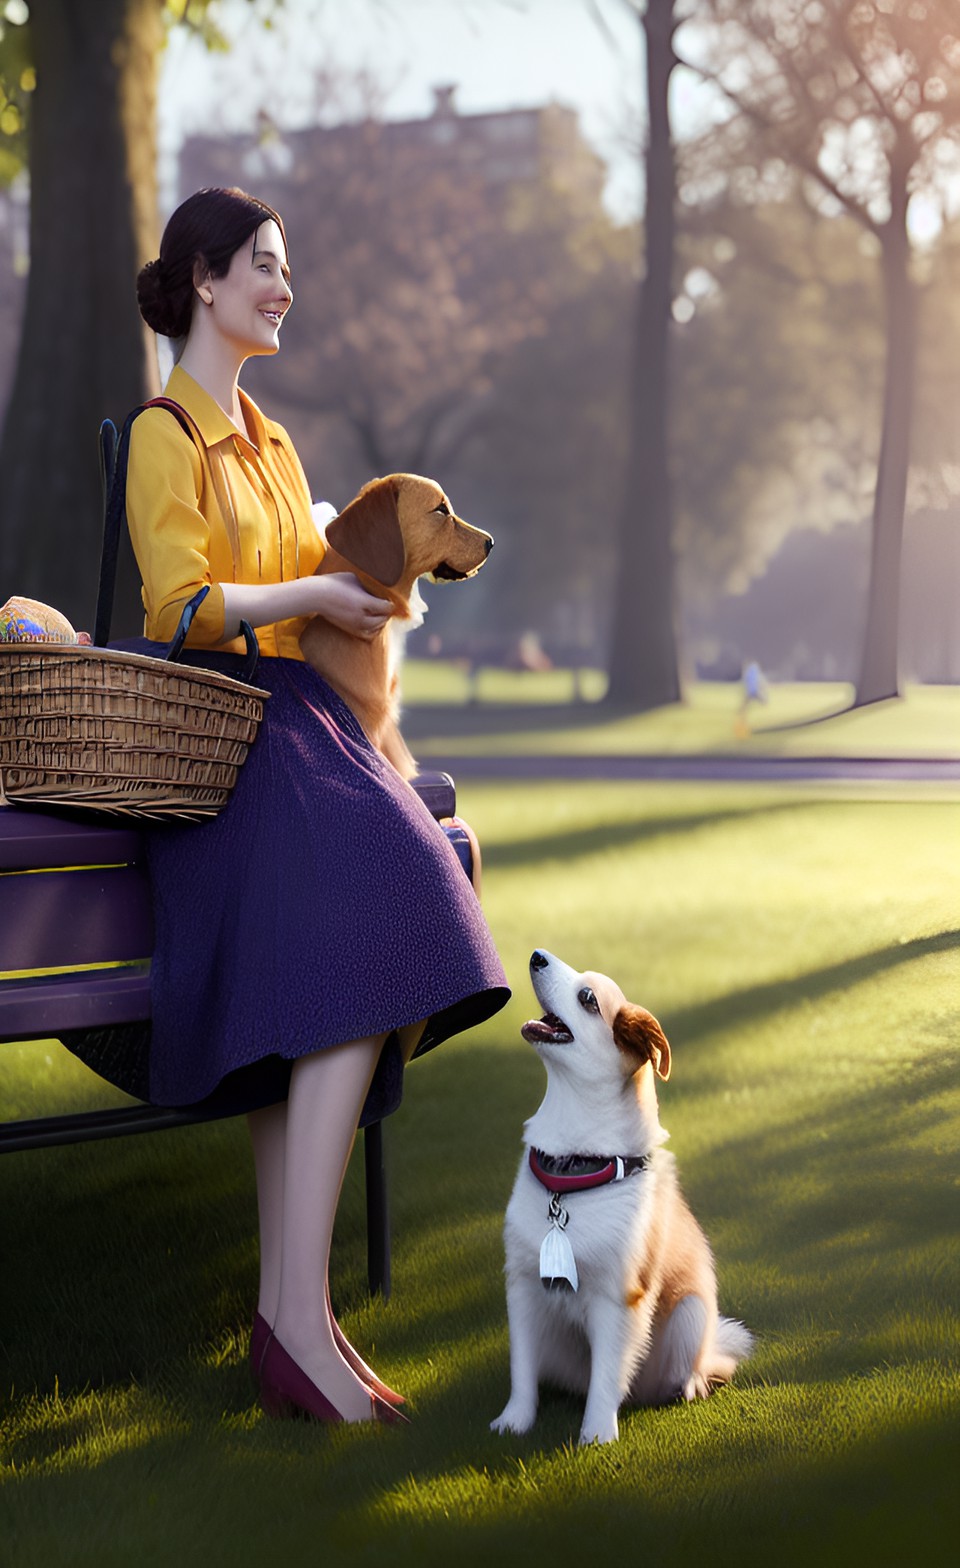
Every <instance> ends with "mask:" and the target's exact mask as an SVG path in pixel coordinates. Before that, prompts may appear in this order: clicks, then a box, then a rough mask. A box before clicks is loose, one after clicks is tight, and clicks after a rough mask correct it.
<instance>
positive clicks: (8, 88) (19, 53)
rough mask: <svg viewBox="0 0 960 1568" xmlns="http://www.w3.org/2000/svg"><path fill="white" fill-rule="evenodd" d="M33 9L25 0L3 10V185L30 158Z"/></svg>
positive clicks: (0, 129) (0, 38) (0, 134)
mask: <svg viewBox="0 0 960 1568" xmlns="http://www.w3.org/2000/svg"><path fill="white" fill-rule="evenodd" d="M28 19H29V13H28V10H27V6H26V5H25V4H23V3H22V0H9V3H8V4H7V5H6V6H4V8H3V10H2V12H0V186H6V185H9V184H10V183H11V182H12V181H13V180H14V179H15V178H16V176H17V175H18V174H19V173H20V171H21V169H22V168H23V166H24V164H25V163H26V158H27V116H28V112H29V102H30V94H31V93H32V92H33V90H34V87H35V86H36V75H35V73H34V69H33V57H32V51H31V47H30V28H29V20H28Z"/></svg>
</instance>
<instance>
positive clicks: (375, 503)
mask: <svg viewBox="0 0 960 1568" xmlns="http://www.w3.org/2000/svg"><path fill="white" fill-rule="evenodd" d="M326 532H327V543H328V544H329V545H330V546H332V548H333V549H334V550H336V552H337V554H338V555H342V556H343V558H344V560H345V561H347V562H348V563H349V564H350V565H351V566H354V567H356V568H357V569H358V570H359V571H361V572H365V573H366V574H367V576H368V577H371V578H373V580H374V581H375V582H377V583H382V584H383V586H384V587H385V588H395V587H397V586H398V585H403V584H406V585H408V586H412V584H413V583H414V582H415V581H416V579H417V578H418V577H431V578H432V579H433V581H434V582H460V581H462V580H463V578H465V577H472V576H473V575H474V573H475V572H478V571H479V570H480V568H481V566H482V565H483V563H484V561H485V560H486V559H487V556H488V555H489V554H490V551H491V549H492V548H493V540H492V538H491V537H490V535H489V534H487V533H484V532H483V529H482V528H474V527H472V526H471V524H470V523H465V522H464V521H463V518H462V517H457V515H456V513H455V512H454V510H453V508H452V506H451V505H450V502H449V501H448V500H447V497H446V496H445V495H444V493H443V491H442V490H441V488H440V486H439V485H438V484H437V483H436V482H435V481H434V480H433V479H423V478H421V476H420V475H419V474H389V475H388V476H387V477H386V478H385V479H372V480H371V481H370V483H369V484H367V485H364V487H363V489H362V490H361V491H360V494H359V495H358V496H357V497H356V498H355V500H353V501H351V502H350V504H349V506H345V507H344V509H343V511H342V512H341V513H340V514H339V516H337V517H335V518H333V520H332V521H331V522H330V523H328V525H327V531H326Z"/></svg>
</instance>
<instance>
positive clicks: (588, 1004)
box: [577, 985, 600, 1013]
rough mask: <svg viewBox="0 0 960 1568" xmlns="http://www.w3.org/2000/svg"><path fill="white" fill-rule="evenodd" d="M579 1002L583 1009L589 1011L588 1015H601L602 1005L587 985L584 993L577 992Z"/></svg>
mask: <svg viewBox="0 0 960 1568" xmlns="http://www.w3.org/2000/svg"><path fill="white" fill-rule="evenodd" d="M577 1001H578V1002H579V1003H580V1006H581V1007H585V1008H586V1009H587V1012H588V1013H599V1011H600V1003H599V1002H598V1001H597V999H596V997H595V996H594V994H593V992H592V991H591V989H590V987H589V986H588V985H585V986H584V988H583V990H582V991H578V992H577Z"/></svg>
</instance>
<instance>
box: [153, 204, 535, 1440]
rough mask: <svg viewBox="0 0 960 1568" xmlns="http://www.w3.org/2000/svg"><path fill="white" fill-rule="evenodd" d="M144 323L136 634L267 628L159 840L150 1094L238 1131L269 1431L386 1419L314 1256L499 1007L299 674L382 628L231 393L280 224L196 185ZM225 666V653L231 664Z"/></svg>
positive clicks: (471, 950) (458, 920)
mask: <svg viewBox="0 0 960 1568" xmlns="http://www.w3.org/2000/svg"><path fill="white" fill-rule="evenodd" d="M138 299H139V303H140V309H141V314H142V315H143V318H144V320H145V321H146V322H147V324H148V325H149V326H150V327H152V328H153V329H154V330H155V331H156V332H157V333H159V334H162V335H163V336H165V337H168V338H171V339H173V340H174V341H175V349H176V350H177V357H176V364H175V368H174V370H173V372H172V374H171V376H170V379H169V382H168V384H167V387H166V395H167V396H168V397H169V398H171V399H172V400H173V401H175V402H176V403H177V404H179V405H180V407H181V408H182V409H183V410H184V411H185V413H186V416H187V427H188V429H189V434H188V433H187V430H185V429H184V428H183V427H182V426H181V424H180V423H179V422H178V419H177V417H176V416H175V415H174V414H173V413H171V412H170V411H169V410H168V409H164V408H161V407H155V408H148V409H147V410H146V411H145V412H143V413H142V414H141V415H140V416H139V417H138V419H137V420H136V421H135V423H134V426H133V430H132V436H131V443H130V461H129V472H128V479H127V516H128V520H129V525H130V534H131V538H132V540H133V545H134V550H135V552H136V556H137V561H138V564H139V566H140V572H141V576H142V579H143V602H144V608H145V612H146V625H145V631H146V638H147V639H148V640H147V641H146V642H143V641H138V644H137V646H139V647H140V648H141V650H142V651H150V652H156V651H157V648H156V644H158V643H159V644H162V643H165V642H166V641H168V640H169V639H170V638H171V637H172V635H173V632H174V629H175V627H176V624H177V621H178V620H179V617H180V614H181V611H182V608H183V606H184V604H185V603H186V602H187V601H188V600H189V599H191V598H192V597H193V596H194V595H195V594H196V593H197V591H198V590H199V589H200V588H202V587H207V588H208V590H209V591H208V593H207V595H206V598H205V600H204V601H203V603H202V604H201V606H200V608H199V610H198V612H197V614H196V617H195V619H194V621H193V624H192V626H191V629H190V633H189V635H188V639H187V644H188V647H192V648H193V649H194V650H196V651H195V652H194V653H193V654H192V655H189V657H191V658H192V659H194V660H195V662H198V663H203V664H207V665H211V666H213V667H215V668H227V669H229V668H233V669H235V668H236V658H235V657H232V658H231V657H230V654H232V653H233V651H234V650H239V649H241V648H242V646H243V645H242V642H241V641H239V640H238V638H239V631H240V622H241V620H247V621H250V622H251V623H252V624H253V625H254V626H255V627H256V628H257V631H258V636H259V640H260V648H261V654H262V655H263V657H262V658H261V662H260V667H259V670H258V673H257V682H258V684H259V685H261V686H265V687H266V688H267V689H268V690H269V691H270V692H271V696H270V699H269V701H268V702H267V703H266V706H265V716H264V720H263V723H262V725H261V729H260V733H259V734H258V737H257V740H256V742H255V743H254V746H253V747H252V748H251V752H250V755H249V756H248V758H247V761H246V763H245V764H244V766H243V768H242V769H241V770H240V774H239V776H238V780H237V783H236V786H235V788H234V791H233V794H232V796H231V799H230V801H229V803H228V805H227V806H226V808H225V809H224V810H223V811H222V812H221V813H220V815H219V816H218V817H217V818H215V819H214V820H213V821H211V822H209V823H205V824H203V825H202V826H190V827H186V826H185V827H164V828H162V829H158V830H157V831H156V832H153V833H151V835H150V868H151V876H152V879H153V890H154V900H155V907H156V922H157V944H156V955H155V959H154V965H153V975H154V978H153V1036H152V1043H151V1050H150V1064H149V1097H150V1099H151V1100H153V1101H154V1102H156V1103H160V1104H185V1103H196V1102H198V1101H207V1100H214V1101H217V1100H219V1101H220V1103H228V1102H229V1103H231V1104H243V1105H246V1106H250V1105H252V1106H254V1107H256V1108H255V1109H253V1110H251V1111H250V1113H249V1126H250V1132H251V1136H252V1142H253V1150H254V1160H255V1168H256V1179H257V1198H258V1209H259V1221H260V1295H259V1302H258V1312H257V1317H256V1318H255V1321H254V1332H253V1336H252V1341H251V1355H252V1359H253V1362H254V1368H255V1371H256V1372H257V1373H258V1375H259V1378H260V1384H261V1397H262V1401H263V1404H264V1408H265V1409H266V1410H267V1411H268V1412H269V1413H276V1414H279V1413H283V1412H285V1411H288V1410H295V1411H297V1412H303V1411H305V1412H307V1413H308V1414H310V1415H313V1416H315V1417H317V1418H319V1419H323V1420H345V1421H359V1420H364V1419H370V1418H371V1417H375V1418H380V1419H389V1418H391V1417H392V1416H394V1412H393V1409H392V1406H393V1405H394V1404H395V1403H397V1402H399V1396H396V1395H394V1394H392V1391H391V1390H389V1389H388V1388H386V1386H385V1385H384V1384H382V1383H381V1382H380V1381H379V1379H377V1378H376V1377H375V1375H374V1374H373V1373H372V1372H371V1371H370V1370H369V1368H368V1367H366V1365H365V1364H364V1362H363V1361H362V1360H361V1358H360V1357H359V1355H358V1354H357V1353H356V1351H355V1350H354V1349H353V1348H352V1346H350V1345H349V1344H348V1343H347V1342H346V1340H345V1339H344V1337H343V1335H342V1333H341V1331H340V1329H339V1327H338V1325H337V1324H336V1321H335V1319H334V1317H333V1313H332V1309H331V1306H330V1296H329V1287H328V1276H327V1270H328V1260H329V1254H330V1242H331V1237H332V1232H333V1223H334V1215H335V1213H336V1208H337V1202H338V1198H339V1193H340V1188H341V1184H342V1181H343V1177H344V1174H345V1171H346V1166H347V1162H348V1159H349V1155H350V1150H351V1147H352V1144H353V1139H354V1135H355V1132H356V1128H357V1125H358V1120H361V1119H362V1120H373V1119H376V1118H378V1117H380V1116H382V1115H384V1114H386V1113H387V1112H389V1111H390V1110H392V1109H394V1108H395V1107H396V1104H397V1103H398V1101H399V1095H400V1079H401V1076H402V1069H403V1063H404V1062H405V1061H407V1060H409V1058H410V1056H411V1055H412V1054H414V1053H415V1052H416V1053H418V1054H419V1053H420V1052H422V1051H424V1050H427V1049H429V1048H430V1047H431V1046H433V1045H435V1044H437V1043H439V1041H440V1040H442V1039H444V1038H446V1037H447V1036H448V1035H449V1034H451V1033H453V1032H455V1031H456V1030H457V1029H461V1028H464V1027H467V1026H469V1025H470V1024H473V1023H476V1022H479V1021H481V1020H482V1019H484V1018H486V1017H489V1016H490V1015H491V1014H492V1013H494V1012H495V1011H496V1010H497V1009H498V1008H499V1007H502V1006H503V1004H504V1002H505V1001H506V999H507V996H508V995H509V993H508V991H507V990H506V988H505V980H504V976H503V972H502V969H501V967H500V963H499V960H498V959H497V956H496V952H495V950H494V947H493V944H492V941H491V939H490V936H489V933H488V931H487V929H486V926H485V924H484V922H483V918H482V915H481V914H480V911H479V906H478V905H477V903H476V900H475V898H474V896H473V892H472V889H471V888H470V886H469V883H468V880H467V878H466V877H465V876H464V875H463V873H462V871H461V869H460V866H459V864H458V862H457V860H456V856H455V855H454V854H453V852H452V850H451V849H450V846H449V845H448V843H447V841H446V839H445V837H444V835H443V833H442V831H441V830H440V828H439V827H438V826H437V824H436V823H435V822H433V820H432V819H431V818H430V816H429V813H428V812H427V811H426V809H425V808H424V807H423V806H422V805H421V803H420V801H419V800H418V799H417V797H416V796H415V795H414V793H413V791H412V790H410V788H409V786H408V785H406V784H405V783H404V782H403V781H402V780H401V779H400V778H399V775H397V774H396V773H395V772H394V771H393V769H392V768H390V766H389V764H387V763H386V762H385V761H384V759H383V758H382V757H381V756H380V755H379V753H378V752H376V751H375V750H374V749H373V748H372V747H371V746H370V744H369V742H368V741H367V739H366V737H365V735H364V733H363V731H362V729H361V728H360V726H359V724H358V723H357V721H356V719H355V718H354V717H353V715H352V714H351V712H350V710H349V709H348V708H347V707H346V706H345V704H344V703H343V702H342V701H341V700H340V699H339V698H338V697H337V695H336V694H335V693H334V692H333V691H332V690H331V689H330V688H329V687H328V686H327V685H326V683H325V682H324V681H323V680H321V679H320V677H319V676H317V675H316V674H315V673H314V672H313V671H312V670H311V669H310V668H309V667H308V666H307V665H306V664H305V663H304V662H303V659H302V657H301V655H300V649H299V644H298V639H299V636H300V633H301V631H302V629H303V626H304V624H305V620H306V618H307V617H308V616H311V615H321V616H324V617H325V618H326V619H328V620H330V621H332V622H334V623H335V624H336V625H337V626H339V627H341V628H342V629H345V630H347V631H349V632H350V633H352V634H353V635H354V636H356V637H360V638H369V637H372V636H373V635H374V634H375V633H376V632H377V631H379V630H380V628H381V627H382V626H383V624H384V622H385V620H386V619H387V617H388V616H389V614H390V606H389V604H387V603H386V602H384V601H383V600H380V599H377V598H374V597H372V596H371V595H370V594H368V593H366V592H365V591H364V589H363V588H361V586H360V584H359V583H358V582H357V580H356V579H355V578H354V577H352V576H351V575H350V574H347V573H340V574H330V575H324V576H321V577H318V576H315V575H314V572H315V569H316V567H317V565H318V563H319V562H320V560H321V558H322V555H323V548H324V547H323V543H322V540H321V539H320V537H319V535H318V533H317V531H316V528H315V526H314V524H313V520H312V516H311V511H310V505H311V502H310V494H309V490H308V488H307V483H306V480H305V477H304V474H303V470H302V469H301V467H300V463H299V461H298V459H297V456H296V453H295V452H294V449H293V447H292V445H291V443H290V441H289V438H288V437H287V435H286V433H285V432H284V431H283V430H282V429H281V428H280V427H279V426H278V425H275V424H273V423H272V422H270V421H269V420H267V419H265V418H264V416H263V415H262V414H261V413H260V411H259V409H258V408H257V407H256V405H255V404H254V403H253V402H252V401H251V400H250V399H249V398H248V397H247V396H246V395H245V394H244V393H243V392H242V391H240V389H239V386H238V376H239V373H240V370H241V367H242V366H243V364H244V363H245V361H246V360H247V359H248V358H250V357H251V356H253V355H258V354H274V353H276V352H277V349H278V347H279V334H280V329H281V326H282V324H283V321H284V318H285V316H286V313H287V311H288V309H289V308H290V305H291V302H292V299H293V295H292V292H291V288H290V272H289V267H288V261H287V247H286V237H285V234H284V229H283V224H282V222H281V220H280V218H279V217H278V215H277V214H276V213H275V212H274V211H273V210H272V209H271V208H269V207H267V206H266V205H265V204H264V203H262V202H259V201H257V200H256V199H255V198H253V197H250V196H248V195H246V194H245V193H244V192H242V191H238V190H205V191H200V192H198V193H197V194H196V195H195V196H192V197H191V198H190V199H189V200H188V201H186V202H184V204H183V205H182V206H181V207H179V208H178V209H177V211H176V212H175V213H174V214H173V216H172V218H171V219H170V221H169V223H168V225H167V228H166V231H165V233H164V236H163V241H162V244H161V248H160V256H159V259H158V260H157V261H155V262H151V263H149V264H148V265H147V266H146V267H145V268H144V269H143V272H142V273H141V275H140V279H139V280H138ZM225 650H226V653H225Z"/></svg>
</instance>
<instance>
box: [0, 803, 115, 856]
mask: <svg viewBox="0 0 960 1568" xmlns="http://www.w3.org/2000/svg"><path fill="white" fill-rule="evenodd" d="M142 858H143V839H142V837H141V835H140V833H139V832H138V831H137V829H136V828H131V827H126V826H124V825H123V824H122V823H113V822H111V821H110V820H109V819H108V818H106V817H103V818H91V819H90V821H80V820H75V819H74V818H72V817H63V816H55V815H54V814H53V813H51V812H41V811H24V810H22V809H20V808H18V807H16V806H0V871H33V870H43V869H44V868H46V867H47V866H100V865H119V864H121V863H122V862H124V861H129V860H141V859H142Z"/></svg>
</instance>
